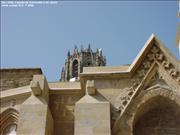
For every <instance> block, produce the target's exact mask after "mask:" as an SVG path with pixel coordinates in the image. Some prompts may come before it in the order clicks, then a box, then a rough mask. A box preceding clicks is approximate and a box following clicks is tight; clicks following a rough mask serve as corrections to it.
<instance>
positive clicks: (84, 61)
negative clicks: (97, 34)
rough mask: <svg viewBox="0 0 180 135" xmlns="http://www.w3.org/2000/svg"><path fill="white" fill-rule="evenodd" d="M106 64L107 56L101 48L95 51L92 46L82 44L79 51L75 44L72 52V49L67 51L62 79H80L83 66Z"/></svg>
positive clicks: (65, 80) (63, 80)
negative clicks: (86, 46) (85, 46)
mask: <svg viewBox="0 0 180 135" xmlns="http://www.w3.org/2000/svg"><path fill="white" fill-rule="evenodd" d="M105 65H106V58H105V56H103V54H102V50H101V49H97V50H96V52H93V50H92V49H91V46H90V45H89V46H88V48H87V49H84V48H83V46H81V49H80V51H79V50H78V48H77V46H75V47H74V51H73V53H72V54H71V53H70V51H68V53H67V57H66V60H65V65H64V67H63V68H62V71H61V79H60V81H62V82H67V81H78V80H79V74H80V73H81V72H82V71H83V67H95V66H105Z"/></svg>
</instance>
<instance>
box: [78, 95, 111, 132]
mask: <svg viewBox="0 0 180 135" xmlns="http://www.w3.org/2000/svg"><path fill="white" fill-rule="evenodd" d="M110 134H111V129H110V104H109V102H99V101H98V100H97V99H95V98H93V97H91V96H89V95H85V96H84V97H83V98H82V99H80V100H79V101H78V102H77V103H76V106H75V135H110Z"/></svg>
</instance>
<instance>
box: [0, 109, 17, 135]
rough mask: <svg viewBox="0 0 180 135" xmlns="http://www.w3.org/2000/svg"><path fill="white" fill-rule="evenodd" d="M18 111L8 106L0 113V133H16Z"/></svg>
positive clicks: (13, 134)
mask: <svg viewBox="0 0 180 135" xmlns="http://www.w3.org/2000/svg"><path fill="white" fill-rule="evenodd" d="M18 114H19V113H18V112H17V111H16V110H15V109H13V108H9V109H7V110H5V111H4V112H2V113H1V114H0V121H1V122H0V127H1V128H0V135H16V131H17V123H18Z"/></svg>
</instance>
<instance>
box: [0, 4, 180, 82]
mask: <svg viewBox="0 0 180 135" xmlns="http://www.w3.org/2000/svg"><path fill="white" fill-rule="evenodd" d="M177 11H178V2H177V1H166V2H165V1H158V2H157V1H151V2H150V1H135V2H133V1H127V2H125V1H111V2H110V1H93V2H88V1H85V2H82V1H79V2H78V1H74V2H72V1H68V2H62V1H59V3H58V4H57V5H37V6H35V7H33V8H28V7H22V8H10V7H9V8H7V7H2V8H1V67H2V68H5V67H6V68H13V67H16V68H20V67H41V68H42V71H43V73H44V74H45V75H46V77H47V79H48V81H57V80H59V78H60V71H61V68H62V66H63V65H64V62H65V58H66V54H67V51H68V50H70V51H71V52H72V51H73V48H74V45H77V46H79V48H80V46H81V45H84V47H87V46H88V44H89V43H90V44H91V46H92V48H93V49H94V50H96V48H102V50H103V53H104V55H105V56H106V58H107V65H111V66H113V65H116V66H117V65H123V64H129V63H131V62H132V61H133V60H134V58H135V57H136V55H137V54H138V52H139V51H140V49H141V48H142V47H143V45H144V43H145V42H146V41H147V39H148V38H149V36H150V35H151V34H152V33H155V34H156V35H157V36H158V38H159V39H160V40H161V41H162V42H163V43H164V44H165V45H166V47H167V48H169V49H170V50H171V52H172V53H173V54H174V55H175V56H176V57H177V58H178V57H179V56H178V55H179V52H178V48H177V47H176V43H175V37H176V30H177V23H178V18H177Z"/></svg>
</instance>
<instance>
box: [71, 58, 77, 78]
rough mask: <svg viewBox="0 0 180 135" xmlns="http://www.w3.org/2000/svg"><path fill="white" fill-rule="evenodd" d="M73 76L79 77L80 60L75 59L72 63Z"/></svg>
mask: <svg viewBox="0 0 180 135" xmlns="http://www.w3.org/2000/svg"><path fill="white" fill-rule="evenodd" d="M72 77H78V61H77V60H74V61H73V64H72Z"/></svg>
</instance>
